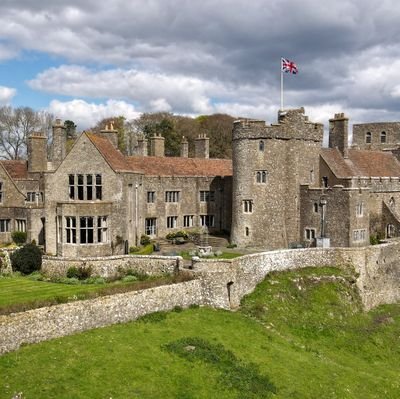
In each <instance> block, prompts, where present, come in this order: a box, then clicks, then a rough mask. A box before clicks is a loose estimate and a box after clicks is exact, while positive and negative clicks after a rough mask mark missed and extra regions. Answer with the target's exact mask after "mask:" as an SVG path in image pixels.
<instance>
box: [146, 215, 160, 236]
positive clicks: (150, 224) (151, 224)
mask: <svg viewBox="0 0 400 399" xmlns="http://www.w3.org/2000/svg"><path fill="white" fill-rule="evenodd" d="M144 230H145V233H146V235H148V236H154V235H155V234H156V230H157V219H156V218H147V219H146V220H145V225H144Z"/></svg>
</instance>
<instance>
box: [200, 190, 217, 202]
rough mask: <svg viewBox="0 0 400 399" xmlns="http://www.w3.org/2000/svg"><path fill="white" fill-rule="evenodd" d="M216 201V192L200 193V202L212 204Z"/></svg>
mask: <svg viewBox="0 0 400 399" xmlns="http://www.w3.org/2000/svg"><path fill="white" fill-rule="evenodd" d="M214 200H215V192H214V191H200V202H211V201H214Z"/></svg>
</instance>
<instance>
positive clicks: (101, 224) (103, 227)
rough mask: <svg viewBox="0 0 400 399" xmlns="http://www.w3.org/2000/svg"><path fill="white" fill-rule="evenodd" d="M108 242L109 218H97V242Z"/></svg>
mask: <svg viewBox="0 0 400 399" xmlns="http://www.w3.org/2000/svg"><path fill="white" fill-rule="evenodd" d="M107 241H108V225H107V216H98V217H97V242H107Z"/></svg>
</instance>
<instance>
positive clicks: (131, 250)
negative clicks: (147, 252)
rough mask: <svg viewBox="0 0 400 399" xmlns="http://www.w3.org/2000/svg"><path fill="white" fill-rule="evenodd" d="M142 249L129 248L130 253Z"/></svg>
mask: <svg viewBox="0 0 400 399" xmlns="http://www.w3.org/2000/svg"><path fill="white" fill-rule="evenodd" d="M139 251H140V247H129V253H134V252H139Z"/></svg>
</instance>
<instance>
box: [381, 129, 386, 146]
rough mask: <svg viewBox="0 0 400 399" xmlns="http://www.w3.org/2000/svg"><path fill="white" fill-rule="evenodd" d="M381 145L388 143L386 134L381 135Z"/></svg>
mask: <svg viewBox="0 0 400 399" xmlns="http://www.w3.org/2000/svg"><path fill="white" fill-rule="evenodd" d="M381 143H382V144H384V143H386V132H382V133H381Z"/></svg>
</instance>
